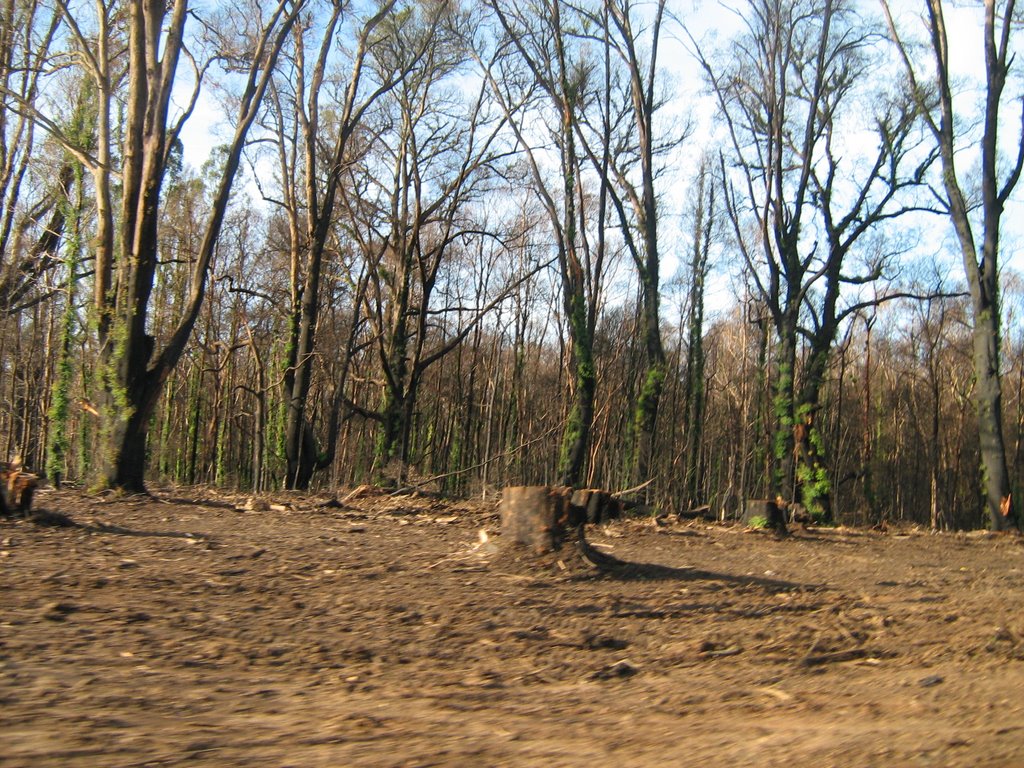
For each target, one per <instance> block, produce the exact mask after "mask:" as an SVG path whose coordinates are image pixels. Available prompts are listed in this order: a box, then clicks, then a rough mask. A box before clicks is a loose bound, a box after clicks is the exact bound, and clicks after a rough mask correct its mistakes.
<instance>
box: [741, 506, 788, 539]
mask: <svg viewBox="0 0 1024 768" xmlns="http://www.w3.org/2000/svg"><path fill="white" fill-rule="evenodd" d="M758 519H761V520H764V521H765V522H766V523H767V527H768V528H771V529H772V530H774V531H775V532H776V533H777V534H779V535H780V536H785V535H786V534H787V533H789V530H788V529H787V528H786V513H785V511H784V509H783V507H782V506H781V505H780V504H779V503H778V502H777V501H775V500H773V499H747V505H746V507H745V508H744V510H743V518H742V522H743V523H744V524H746V525H750V524H751V523H752V522H753V521H755V520H758Z"/></svg>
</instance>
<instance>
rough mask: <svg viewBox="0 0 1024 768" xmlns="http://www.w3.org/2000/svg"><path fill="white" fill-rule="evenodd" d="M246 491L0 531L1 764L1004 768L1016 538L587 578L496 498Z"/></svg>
mask: <svg viewBox="0 0 1024 768" xmlns="http://www.w3.org/2000/svg"><path fill="white" fill-rule="evenodd" d="M197 497H198V498H197ZM271 501H273V502H274V504H273V506H272V507H271V508H268V509H265V510H263V511H257V510H251V509H249V510H247V509H244V506H245V497H244V496H238V497H231V496H229V495H225V494H219V493H214V492H207V491H205V490H199V489H175V490H165V491H162V492H159V493H157V498H156V499H153V498H121V499H117V498H103V497H90V496H85V495H82V494H77V493H75V492H71V491H59V492H58V491H52V490H50V491H42V492H41V493H40V494H39V496H38V497H37V506H39V507H42V508H45V509H48V510H54V511H60V512H62V513H65V514H67V515H69V516H70V517H71V518H72V519H73V520H74V521H76V522H77V523H78V524H79V526H78V527H74V528H55V527H40V526H37V525H35V524H33V523H30V522H27V521H6V520H0V765H2V766H5V767H6V766H11V767H13V766H32V767H33V768H38V767H39V766H62V767H63V766H104V767H105V768H114V767H115V766H170V765H174V766H177V765H189V766H197V765H198V766H229V765H252V766H295V767H296V768H300V767H301V768H307V767H313V766H325V767H328V766H329V767H331V768H333V767H335V766H350V765H356V766H435V765H437V766H449V765H450V766H472V765H480V766H495V765H524V766H533V765H538V766H588V768H589V767H590V766H593V765H595V764H611V765H622V766H647V765H651V766H653V765H669V766H671V765H694V766H717V765H722V766H725V765H728V766H755V765H756V766H759V767H764V766H787V767H788V768H792V766H803V765H814V766H833V765H834V766H894V765H896V766H902V765H908V766H972V767H980V766H993V767H997V766H998V767H999V768H1005V767H1006V766H1014V765H1017V766H1024V695H1022V693H1024V544H1022V542H1021V540H1020V539H1019V538H1014V537H1003V536H1000V537H991V536H988V535H985V534H978V535H963V534H950V535H931V534H927V533H923V532H913V531H912V532H905V533H887V534H883V533H876V532H862V531H851V530H844V529H840V530H833V531H810V532H802V533H797V535H795V536H794V537H792V538H791V539H789V540H784V541H777V540H775V539H774V538H772V537H771V536H769V535H767V534H764V533H756V532H750V531H744V530H742V529H740V528H736V527H733V528H730V527H722V526H708V525H704V524H700V525H670V526H658V525H656V524H654V522H653V521H649V520H646V521H638V520H632V521H623V522H618V523H614V524H612V525H610V526H607V527H601V528H597V529H595V530H593V531H592V532H591V534H590V538H591V540H592V541H593V542H594V543H595V545H597V546H599V547H601V548H603V549H604V551H606V552H609V553H611V554H614V555H615V556H616V557H618V558H620V559H621V560H626V561H629V562H632V563H638V564H648V565H653V566H658V567H639V568H636V569H633V570H630V571H628V572H625V573H622V574H612V575H609V574H600V573H597V572H592V571H589V570H587V569H586V568H585V567H584V566H583V564H582V563H581V562H580V561H579V559H578V557H577V556H576V554H575V551H574V550H573V549H572V548H569V549H566V550H565V551H564V559H563V560H562V562H561V563H559V562H557V561H553V560H552V561H550V562H545V563H543V564H539V565H538V564H530V563H526V562H517V561H515V560H514V559H513V558H511V557H509V556H508V555H507V554H506V553H503V552H498V553H495V551H494V550H495V547H494V544H495V543H500V542H499V537H497V535H496V533H497V527H498V523H497V515H496V505H495V504H493V503H490V504H487V503H480V502H442V501H438V500H436V499H430V498H426V497H421V496H415V497H414V496H405V497H392V496H387V495H383V494H382V493H379V492H367V493H364V494H363V495H358V496H357V497H355V498H353V499H351V500H349V501H347V502H346V504H345V505H344V506H341V507H338V506H331V505H325V504H324V502H325V501H327V497H316V496H286V495H278V496H277V497H275V498H274V499H272V500H271ZM255 506H257V507H259V506H263V505H255ZM481 529H483V530H486V531H488V532H489V533H490V534H491V540H490V541H489V542H486V543H481V539H480V536H479V532H480V530H481Z"/></svg>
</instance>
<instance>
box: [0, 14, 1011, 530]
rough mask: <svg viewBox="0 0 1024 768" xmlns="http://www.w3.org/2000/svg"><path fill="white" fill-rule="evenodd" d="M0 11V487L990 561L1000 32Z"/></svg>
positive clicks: (795, 17)
mask: <svg viewBox="0 0 1024 768" xmlns="http://www.w3.org/2000/svg"><path fill="white" fill-rule="evenodd" d="M0 4H2V8H0V84H2V85H0V88H2V90H0V98H2V99H3V104H2V106H0V139H2V146H0V444H2V447H0V452H2V453H5V454H6V455H7V456H8V457H14V456H21V457H23V459H24V461H25V463H26V465H28V466H31V467H33V468H36V469H37V470H39V471H45V473H46V474H47V475H48V476H49V477H50V478H51V479H52V480H54V481H56V482H60V481H65V482H67V481H74V482H78V483H82V484H83V485H86V486H89V487H98V486H103V485H112V486H120V487H125V488H128V489H130V490H138V489H140V488H141V486H142V480H143V479H146V480H149V481H157V482H174V483H189V484H192V483H203V484H215V485H219V486H224V487H230V488H238V489H251V490H252V491H256V492H259V491H262V490H267V489H272V488H281V487H288V488H308V487H317V488H322V487H335V486H339V485H344V484H355V483H362V482H386V483H394V484H398V485H403V486H405V485H417V486H420V487H429V488H431V489H434V490H439V491H441V492H444V493H451V494H481V493H483V494H486V495H491V494H494V493H496V491H497V490H498V489H500V488H501V487H502V486H504V485H508V484H527V483H530V484H532V483H565V484H571V485H585V486H591V487H604V488H610V489H626V488H637V489H639V490H637V491H636V494H637V495H639V496H641V497H644V498H645V500H646V501H648V502H649V503H651V504H654V505H656V506H658V507H660V508H662V509H666V510H670V511H680V510H686V509H690V508H693V507H697V506H699V505H702V504H709V505H711V507H712V509H714V510H715V511H716V512H717V511H720V512H721V513H722V514H724V515H731V514H734V513H735V512H736V510H737V509H738V508H739V507H740V505H741V504H742V501H743V500H744V499H747V498H774V497H776V496H781V497H782V498H783V499H797V500H801V501H802V502H803V503H804V504H805V505H806V506H807V507H808V508H809V509H810V511H811V512H812V513H813V514H815V515H816V516H818V517H819V518H821V519H823V520H826V521H838V522H842V523H847V524H858V525H872V524H876V523H880V522H883V521H902V522H914V523H920V524H924V525H930V526H932V527H933V528H939V529H952V528H965V527H967V528H970V527H976V526H979V525H989V524H991V525H995V526H996V527H1000V525H1001V524H1000V518H999V516H998V515H996V513H994V512H993V505H996V506H998V505H999V504H1002V511H1001V512H1000V513H999V514H1001V515H1002V517H1003V518H1005V524H1007V525H1008V524H1012V523H1013V515H1012V504H1011V503H1010V500H1011V498H1016V494H1013V493H1012V490H1013V489H1020V488H1021V483H1022V480H1024V278H1022V277H1021V275H1020V274H1018V273H1017V272H1016V271H1014V270H1013V269H1011V268H1010V267H1009V266H1008V261H1009V258H1010V256H1009V254H1012V253H1013V252H1014V250H1015V248H1016V245H1017V243H1016V242H1015V241H1014V239H1013V237H1012V234H1013V232H1012V228H1009V227H1006V232H1004V231H1003V222H1002V221H1001V217H1002V214H1003V212H1004V211H1005V210H1009V211H1013V210H1014V208H1013V205H1014V199H1013V190H1014V188H1015V186H1016V182H1017V177H1018V176H1019V174H1020V165H1021V162H1020V156H1021V153H1020V146H1021V141H1020V114H1021V111H1020V110H1021V98H1020V90H1021V89H1020V85H1021V83H1020V82H1019V81H1018V79H1016V76H1017V72H1016V70H1014V69H1013V68H1011V66H1010V65H1011V63H1012V61H1013V52H1014V42H1015V40H1014V38H1015V37H1016V35H1017V34H1018V26H1017V24H1018V19H1017V18H1016V11H1015V8H1014V5H1013V3H1005V2H1004V3H996V2H994V1H993V2H987V3H985V4H984V6H982V5H981V4H977V5H976V6H975V5H971V6H970V7H967V8H950V9H948V10H946V9H944V8H943V4H942V3H940V2H939V1H938V0H929V2H923V3H919V4H912V3H907V4H900V6H899V7H894V8H893V9H890V8H888V7H887V6H885V5H877V4H874V3H870V4H869V3H860V2H854V0H742V1H741V2H737V3H734V4H732V5H730V6H729V7H728V8H723V7H720V6H715V7H714V13H711V14H710V18H718V17H720V18H722V19H724V20H727V22H728V23H727V24H726V27H727V28H726V29H722V30H718V33H717V34H712V33H713V32H715V30H709V29H708V26H709V25H708V18H709V15H708V14H709V9H710V8H711V6H710V4H708V5H707V6H703V7H690V6H689V5H687V6H686V7H683V6H678V7H674V6H671V5H668V4H666V3H665V2H647V3H639V2H636V3H634V2H630V0H574V2H564V1H563V0H536V1H535V2H527V1H526V0H509V1H508V2H499V1H498V0H493V1H492V2H479V3H469V2H465V3H459V2H456V1H455V0H402V1H399V0H392V1H390V2H359V1H358V0H334V2H326V0H307V1H305V2H302V1H301V0H296V1H295V2H281V3H280V4H279V5H277V6H276V7H266V4H260V3H255V2H252V3H249V2H246V0H235V1H234V2H222V3H207V4H204V5H202V6H198V5H197V6H196V7H195V8H190V7H189V3H187V2H185V1H184V0H178V1H177V2H173V3H171V2H169V3H163V2H160V3H156V2H143V1H140V2H130V1H129V0H109V1H108V0H98V1H97V2H95V3H74V2H66V1H64V0H55V1H53V2H43V1H39V2H31V1H30V0H3V1H2V3H0ZM911 6H913V7H911ZM918 6H919V7H918ZM944 10H945V11H946V13H947V14H949V15H950V16H951V18H954V22H953V23H955V24H956V25H957V30H956V35H955V39H957V40H960V39H963V40H966V39H967V38H971V40H974V39H975V38H976V39H977V49H975V47H973V46H970V45H966V44H964V45H965V48H964V49H963V51H960V50H958V49H956V47H955V45H954V46H953V54H952V56H951V54H950V44H949V41H948V40H947V39H946V31H945V24H946V23H947V22H946V19H945V16H944V15H943V12H944ZM712 26H713V25H712ZM989 43H991V45H989ZM982 46H984V49H982ZM683 59H685V62H684V61H683ZM197 105H198V108H197ZM189 121H191V122H193V123H195V122H196V121H207V122H214V121H215V122H216V123H217V124H218V125H219V126H221V128H220V131H219V133H218V135H219V136H222V137H223V138H224V141H225V143H224V144H223V145H222V146H218V147H217V148H216V149H215V150H214V151H213V152H212V153H211V154H210V157H209V159H207V160H205V162H204V163H202V164H201V165H200V166H199V167H196V165H194V164H193V162H192V155H191V154H190V148H189V146H188V145H187V144H185V143H183V141H182V136H183V135H188V134H186V133H184V132H183V130H184V127H185V126H186V125H187V124H188V123H189ZM192 151H194V150H192ZM1007 223H1008V222H1007ZM1000 235H1002V238H1001V239H1000ZM1000 261H1001V263H1000ZM972 265H973V269H972ZM986 355H988V356H987V357H986ZM979 371H980V372H981V373H979ZM993 375H994V377H995V378H994V381H995V390H993V389H992V386H991V380H992V376H993ZM986 416H989V417H992V418H989V419H988V421H986ZM996 430H997V431H998V433H999V434H998V440H999V442H998V444H997V443H995V442H994V435H995V431H996ZM993 455H995V456H997V457H1000V458H999V459H997V460H995V463H992V462H993V459H992V456H993ZM999 461H1002V462H1003V465H1004V471H1005V477H1003V476H1001V475H999V472H998V471H997V470H996V469H993V467H996V466H997V465H998V463H999ZM979 467H981V470H979ZM993 488H994V490H993ZM993 499H994V501H993Z"/></svg>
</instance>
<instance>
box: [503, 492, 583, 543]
mask: <svg viewBox="0 0 1024 768" xmlns="http://www.w3.org/2000/svg"><path fill="white" fill-rule="evenodd" d="M571 496H572V491H571V489H569V488H552V487H550V486H547V485H520V486H513V487H511V488H506V489H505V491H504V493H503V494H502V497H501V540H502V543H503V544H507V545H512V546H522V547H527V548H529V549H530V550H531V551H532V552H534V553H535V554H544V553H545V552H554V551H556V550H558V549H560V548H561V546H562V543H563V542H564V541H565V538H566V535H567V534H568V533H569V532H570V531H571V530H572V529H573V528H575V527H576V526H577V525H579V524H580V523H582V522H583V520H582V519H581V518H580V515H579V510H578V509H574V508H572V505H571V504H570V499H571Z"/></svg>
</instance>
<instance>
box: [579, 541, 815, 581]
mask: <svg viewBox="0 0 1024 768" xmlns="http://www.w3.org/2000/svg"><path fill="white" fill-rule="evenodd" d="M576 552H577V553H578V554H579V556H580V559H581V560H582V561H583V562H584V563H585V564H586V565H588V566H590V571H589V573H588V574H584V575H582V576H581V577H582V578H587V577H588V576H589V577H594V576H600V577H603V578H611V579H615V580H617V581H717V582H723V583H725V584H731V585H735V586H745V587H759V588H761V589H769V590H772V591H776V592H783V591H794V590H801V591H820V590H822V589H825V586H824V585H822V584H797V583H795V582H791V581H783V580H781V579H771V578H766V577H763V576H753V575H743V576H738V575H734V574H730V573H720V572H718V571H706V570H703V569H701V568H677V567H674V566H669V565H660V564H658V563H634V562H630V561H628V560H620V559H619V558H617V557H615V556H613V555H609V554H608V553H606V552H601V551H600V550H599V549H597V548H595V547H594V546H593V545H592V544H591V543H590V542H588V541H587V539H586V537H585V536H584V535H583V531H582V529H581V530H580V532H579V534H578V536H577V540H576Z"/></svg>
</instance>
